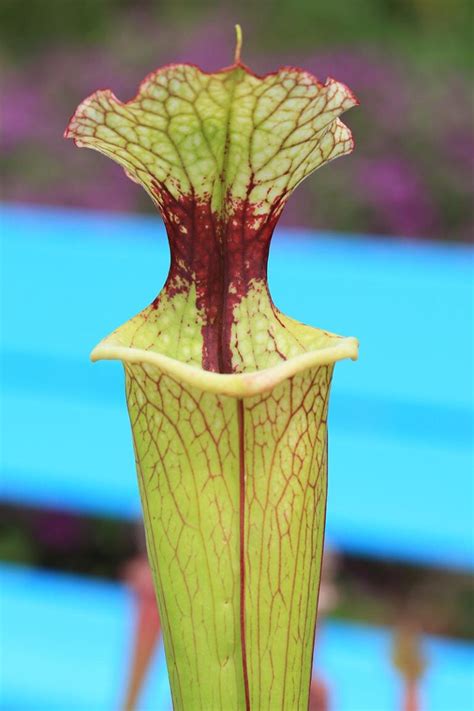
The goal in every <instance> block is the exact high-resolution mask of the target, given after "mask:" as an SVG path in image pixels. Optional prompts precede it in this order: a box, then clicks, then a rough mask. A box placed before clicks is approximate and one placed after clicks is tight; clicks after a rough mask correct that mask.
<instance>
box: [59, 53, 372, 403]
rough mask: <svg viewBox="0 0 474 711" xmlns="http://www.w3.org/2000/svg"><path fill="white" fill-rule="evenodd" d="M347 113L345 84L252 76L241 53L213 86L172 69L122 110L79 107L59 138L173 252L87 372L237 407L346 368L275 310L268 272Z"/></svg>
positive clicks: (349, 352)
mask: <svg viewBox="0 0 474 711" xmlns="http://www.w3.org/2000/svg"><path fill="white" fill-rule="evenodd" d="M357 103H358V102H357V99H356V98H355V97H354V95H353V93H352V92H351V91H350V90H349V89H348V88H347V87H346V86H345V85H344V84H341V83H340V82H337V81H335V80H334V79H327V80H326V82H325V83H324V84H323V83H321V82H320V81H318V80H317V79H316V78H315V77H314V76H312V75H311V74H309V73H308V72H306V71H303V70H301V69H298V68H295V67H288V66H286V67H282V68H280V69H279V70H278V71H276V72H272V73H270V74H266V75H263V76H258V75H256V74H254V73H253V72H252V71H251V70H250V69H248V67H246V66H245V65H244V64H243V63H242V62H241V60H240V42H238V46H237V51H236V58H235V62H234V64H233V65H232V66H230V67H227V68H225V69H222V70H220V71H217V72H215V73H207V72H204V71H202V70H201V69H199V68H198V67H197V66H194V65H192V64H170V65H167V66H165V67H163V68H160V69H157V70H156V71H154V72H152V73H151V74H149V75H148V76H147V77H146V79H145V80H144V81H143V82H142V84H141V85H140V87H139V90H138V93H137V95H136V96H135V98H134V99H132V100H131V101H128V102H126V103H123V102H121V101H120V100H118V99H117V98H116V97H115V95H114V94H113V93H112V91H110V90H108V89H107V90H101V91H97V92H95V93H94V94H92V95H91V96H90V97H88V98H87V99H85V100H84V101H83V102H82V103H81V104H80V106H79V107H78V109H77V110H76V112H75V113H74V115H73V116H72V118H71V120H70V123H69V125H68V127H67V129H66V132H65V136H66V137H68V138H73V139H74V141H75V143H76V145H78V146H85V147H88V148H93V149H94V150H97V151H99V152H101V153H104V154H105V155H107V156H109V157H110V158H112V159H113V160H115V161H116V162H118V163H119V164H120V165H121V166H122V167H123V168H124V170H125V172H126V174H127V175H128V176H129V177H130V178H131V179H132V180H134V181H135V182H137V183H139V184H141V185H142V186H143V187H144V188H145V190H146V191H147V192H148V194H149V195H150V197H151V198H152V200H153V201H154V203H155V204H156V205H157V207H158V209H159V211H160V213H161V215H162V217H163V220H164V223H165V226H166V230H167V234H168V239H169V245H170V251H171V266H170V271H169V274H168V278H167V280H166V283H165V285H164V287H163V289H162V290H161V292H160V293H159V295H158V296H157V297H156V299H155V300H154V301H153V303H152V304H150V305H149V306H148V307H146V308H145V309H144V310H143V311H141V312H140V313H139V314H138V315H137V316H135V317H134V318H132V319H131V320H130V321H128V322H127V323H126V324H124V325H123V326H121V327H120V328H118V329H117V330H116V331H114V332H113V333H112V334H111V335H110V336H108V337H107V338H105V339H104V340H103V341H102V342H101V343H100V344H99V345H98V346H97V347H96V348H95V349H94V351H93V353H92V359H93V360H99V359H120V360H122V361H129V362H135V363H144V364H146V363H148V364H150V365H152V366H156V367H157V368H158V369H159V370H161V371H163V372H165V373H168V374H170V375H173V376H175V377H177V378H179V379H180V380H184V381H185V382H188V383H189V384H190V385H196V386H197V387H200V388H203V389H205V390H208V391H211V392H216V393H222V394H227V395H232V396H235V397H245V396H250V395H253V394H256V393H258V392H263V391H266V390H270V389H271V388H273V387H274V386H275V385H276V384H278V383H279V382H281V381H282V380H284V379H285V378H287V377H290V376H292V375H294V374H296V373H298V372H300V371H302V370H304V369H306V368H308V367H311V366H316V365H324V364H330V363H334V362H335V361H337V360H340V359H342V358H348V357H349V358H352V359H355V358H356V357H357V350H358V344H357V340H356V339H355V338H342V337H340V336H336V335H334V334H332V333H328V332H326V331H322V330H319V329H315V328H311V327H309V326H306V325H304V324H302V323H299V322H298V321H295V320H293V319H292V318H289V317H287V316H285V315H284V314H282V313H281V312H280V311H279V310H278V309H277V307H276V306H275V305H274V303H273V301H272V299H271V296H270V293H269V290H268V286H267V260H268V253H269V248H270V240H271V237H272V234H273V230H274V228H275V225H276V223H277V221H278V218H279V216H280V214H281V212H282V209H283V207H284V205H285V203H286V201H287V199H288V197H289V196H290V194H291V193H292V191H293V190H294V189H295V187H296V186H297V185H298V184H299V183H300V182H301V181H302V180H304V178H306V177H307V176H308V175H309V174H310V173H312V172H313V171H315V170H316V169H318V168H320V167H321V166H322V165H324V164H325V163H328V162H329V161H331V160H333V159H334V158H338V157H339V156H343V155H346V154H348V153H350V152H351V151H352V148H353V139H352V135H351V132H350V130H349V129H348V128H347V126H345V125H344V124H343V123H342V121H341V120H340V119H339V116H340V114H342V113H343V112H344V111H346V110H347V109H350V108H351V107H352V106H355V105H356V104H357ZM289 286H290V285H289ZM291 288H293V289H296V288H297V285H295V284H292V285H291Z"/></svg>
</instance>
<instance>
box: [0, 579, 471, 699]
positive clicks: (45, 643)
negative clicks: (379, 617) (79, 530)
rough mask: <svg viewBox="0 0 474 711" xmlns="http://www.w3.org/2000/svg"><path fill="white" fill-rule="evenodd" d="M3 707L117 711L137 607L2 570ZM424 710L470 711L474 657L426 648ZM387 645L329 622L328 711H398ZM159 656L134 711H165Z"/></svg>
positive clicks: (322, 665)
mask: <svg viewBox="0 0 474 711" xmlns="http://www.w3.org/2000/svg"><path fill="white" fill-rule="evenodd" d="M0 605H1V618H0V621H1V637H2V665H1V672H0V707H1V708H3V709H8V710H9V711H86V709H87V711H115V709H117V708H118V707H119V701H120V698H121V694H122V693H123V689H124V685H125V683H126V681H125V680H126V669H127V662H128V654H129V651H130V644H131V638H132V637H131V635H132V620H133V604H132V600H131V597H130V595H129V593H128V591H127V590H126V589H125V588H124V587H122V586H119V585H114V584H112V583H103V582H97V581H90V580H85V579H83V578H78V577H72V576H71V577H69V576H62V575H61V576H60V575H57V574H52V573H45V572H42V573H40V572H38V571H33V570H30V569H23V568H15V567H12V566H2V567H0ZM423 645H424V647H423V649H424V654H425V655H426V658H427V660H428V662H429V669H428V672H427V674H426V678H425V679H424V681H423V684H422V689H421V693H422V700H423V706H422V708H426V709H430V711H467V709H469V708H472V706H473V703H474V674H473V672H474V647H473V646H472V645H469V644H466V643H460V642H454V641H446V640H440V639H426V640H424V643H423ZM390 649H391V635H390V634H389V633H388V632H387V631H386V630H382V629H378V628H369V627H365V626H361V625H354V624H346V623H336V622H332V621H329V622H326V623H324V624H323V625H322V627H321V630H320V631H319V632H318V635H317V642H316V654H315V668H316V669H317V670H318V673H319V674H320V675H321V676H322V678H324V680H325V681H326V682H327V683H328V684H329V687H330V693H331V703H332V705H331V708H332V709H333V711H393V710H394V709H398V708H400V693H401V688H400V682H399V679H398V677H397V675H396V674H395V673H394V671H393V670H392V668H391V665H390ZM170 708H171V707H170V695H169V687H168V682H167V676H166V666H165V660H164V653H163V648H162V646H160V647H159V648H158V649H157V653H156V655H155V658H154V661H153V665H152V668H151V671H150V674H149V676H148V679H147V682H146V685H145V688H144V691H143V694H142V698H141V703H140V705H139V711H168V710H169V709H170Z"/></svg>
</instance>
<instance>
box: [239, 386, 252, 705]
mask: <svg viewBox="0 0 474 711" xmlns="http://www.w3.org/2000/svg"><path fill="white" fill-rule="evenodd" d="M237 419H238V426H239V469H240V471H239V483H240V502H239V503H240V506H239V508H240V542H239V543H240V646H241V649H242V669H243V675H244V692H245V709H246V711H250V690H249V677H248V669H247V643H246V636H245V459H244V457H245V432H244V428H245V421H244V401H243V400H237Z"/></svg>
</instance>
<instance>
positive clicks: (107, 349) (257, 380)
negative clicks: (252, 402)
mask: <svg viewBox="0 0 474 711" xmlns="http://www.w3.org/2000/svg"><path fill="white" fill-rule="evenodd" d="M358 355H359V341H358V340H357V338H353V337H348V338H341V340H340V341H339V342H338V343H337V344H336V345H333V346H328V347H327V348H318V349H315V350H311V351H308V352H307V353H301V354H299V355H296V356H294V357H293V358H290V359H288V360H285V361H283V362H281V363H278V365H274V366H272V367H271V368H264V369H263V370H259V371H253V372H249V373H238V374H235V373H232V374H224V373H214V372H211V371H209V370H203V369H202V368H197V367H196V366H194V365H188V364H187V363H182V362H181V361H179V360H176V359H175V358H170V357H169V356H166V355H163V354H162V353H156V352H154V351H148V350H144V349H142V348H130V347H128V346H124V345H123V344H121V343H120V342H119V341H118V340H114V339H113V337H109V338H106V339H104V340H103V341H101V342H100V343H99V344H98V345H97V346H96V347H95V348H94V350H93V351H92V353H91V356H90V357H91V360H92V361H98V360H120V361H122V362H123V363H139V364H141V365H144V366H145V365H149V366H153V367H155V368H157V369H158V370H160V371H162V372H163V373H166V374H168V375H171V376H173V377H175V378H176V379H177V380H180V381H181V382H184V383H186V384H187V385H189V386H191V387H195V388H199V389H200V390H204V391H206V392H210V393H216V394H217V395H228V396H229V397H235V398H245V397H251V396H253V395H259V394H261V393H265V392H269V391H270V390H273V388H274V387H275V386H276V385H278V384H279V383H281V382H283V381H284V380H286V379H287V378H291V377H292V376H293V375H296V374H297V373H300V372H301V371H304V370H308V368H312V367H314V366H318V365H331V364H332V363H336V362H337V361H339V360H345V359H346V358H350V359H351V360H357V358H358Z"/></svg>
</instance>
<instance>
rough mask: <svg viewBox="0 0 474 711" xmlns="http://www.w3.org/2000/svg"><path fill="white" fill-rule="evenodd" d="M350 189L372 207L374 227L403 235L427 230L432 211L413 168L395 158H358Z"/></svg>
mask: <svg viewBox="0 0 474 711" xmlns="http://www.w3.org/2000/svg"><path fill="white" fill-rule="evenodd" d="M354 189H355V190H356V191H357V192H358V198H359V199H361V200H363V201H364V202H366V203H367V204H368V205H369V206H371V207H372V209H373V211H374V213H375V215H376V219H378V222H379V226H378V229H380V230H382V231H384V232H390V233H392V234H397V235H401V236H405V237H416V236H419V235H424V234H427V233H428V234H429V232H430V231H431V230H432V229H433V228H434V226H435V224H436V211H435V209H434V206H433V204H432V201H431V200H430V198H429V195H428V193H427V191H426V189H425V187H424V185H423V183H422V181H421V180H420V178H419V176H418V175H417V174H416V171H415V170H414V169H413V167H412V166H410V165H409V164H408V163H406V162H404V161H402V160H400V159H397V158H381V159H373V160H370V161H359V162H358V174H357V180H356V182H355V185H354Z"/></svg>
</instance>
